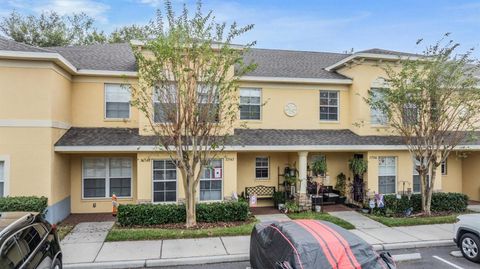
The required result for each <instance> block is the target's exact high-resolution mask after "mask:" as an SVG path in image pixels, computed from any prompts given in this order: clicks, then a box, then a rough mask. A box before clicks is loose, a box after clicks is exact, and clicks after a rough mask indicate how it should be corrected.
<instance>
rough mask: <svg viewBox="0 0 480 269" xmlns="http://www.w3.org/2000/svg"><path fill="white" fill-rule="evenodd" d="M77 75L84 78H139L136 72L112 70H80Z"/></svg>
mask: <svg viewBox="0 0 480 269" xmlns="http://www.w3.org/2000/svg"><path fill="white" fill-rule="evenodd" d="M76 74H77V75H84V76H112V77H138V73H137V72H134V71H112V70H89V69H81V70H78V71H77V73H76Z"/></svg>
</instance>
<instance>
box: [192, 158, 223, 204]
mask: <svg viewBox="0 0 480 269" xmlns="http://www.w3.org/2000/svg"><path fill="white" fill-rule="evenodd" d="M212 160H220V161H221V162H222V178H221V179H210V178H209V179H205V178H201V177H200V181H203V180H221V181H222V193H221V195H220V200H200V181H199V183H198V191H197V193H198V195H197V196H198V197H197V201H198V202H199V203H212V202H222V201H223V200H225V199H224V195H223V191H224V187H225V186H224V185H225V180H224V179H225V162H224V161H223V158H221V159H212ZM201 173H202V174H203V170H202V171H201Z"/></svg>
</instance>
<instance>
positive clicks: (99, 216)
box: [61, 213, 117, 225]
mask: <svg viewBox="0 0 480 269" xmlns="http://www.w3.org/2000/svg"><path fill="white" fill-rule="evenodd" d="M116 220H117V218H115V217H113V216H112V214H111V213H85V214H70V216H68V217H67V218H66V219H64V220H63V221H62V222H61V225H77V224H79V223H80V222H101V221H116Z"/></svg>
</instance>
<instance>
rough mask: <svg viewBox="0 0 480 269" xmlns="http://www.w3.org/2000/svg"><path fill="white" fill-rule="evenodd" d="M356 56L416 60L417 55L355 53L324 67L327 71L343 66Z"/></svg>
mask: <svg viewBox="0 0 480 269" xmlns="http://www.w3.org/2000/svg"><path fill="white" fill-rule="evenodd" d="M356 58H367V59H379V60H380V59H382V60H394V61H395V60H417V59H418V57H415V56H400V55H388V54H376V53H355V54H352V55H350V56H348V57H347V58H345V59H343V60H341V61H338V62H336V63H334V64H332V65H330V66H328V67H326V68H325V70H327V71H332V70H335V69H337V68H338V67H341V66H343V65H344V64H346V63H348V62H350V61H351V60H354V59H356Z"/></svg>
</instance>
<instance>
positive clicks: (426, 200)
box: [422, 165, 437, 216]
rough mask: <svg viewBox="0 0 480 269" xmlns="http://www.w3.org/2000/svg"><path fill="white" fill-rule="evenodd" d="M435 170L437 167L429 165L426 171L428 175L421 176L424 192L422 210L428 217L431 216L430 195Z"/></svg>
mask: <svg viewBox="0 0 480 269" xmlns="http://www.w3.org/2000/svg"><path fill="white" fill-rule="evenodd" d="M436 169H437V167H436V166H435V165H430V167H429V169H428V171H429V172H430V173H425V175H423V176H422V177H424V182H425V190H424V191H423V195H422V210H423V212H424V213H425V215H427V216H430V215H431V214H432V210H431V208H432V194H433V186H434V183H435V177H436V175H437V171H436ZM428 174H430V176H428Z"/></svg>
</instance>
